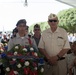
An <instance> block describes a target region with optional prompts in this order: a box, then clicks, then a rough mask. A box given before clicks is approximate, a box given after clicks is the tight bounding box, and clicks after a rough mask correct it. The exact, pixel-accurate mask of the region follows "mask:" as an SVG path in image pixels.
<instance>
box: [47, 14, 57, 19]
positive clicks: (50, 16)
mask: <svg viewBox="0 0 76 75" xmlns="http://www.w3.org/2000/svg"><path fill="white" fill-rule="evenodd" d="M52 18H57V16H56V15H55V14H53V13H51V14H50V15H49V16H48V19H52ZM57 19H58V18H57Z"/></svg>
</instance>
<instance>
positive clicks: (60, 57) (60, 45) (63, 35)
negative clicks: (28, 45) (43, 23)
mask: <svg viewBox="0 0 76 75" xmlns="http://www.w3.org/2000/svg"><path fill="white" fill-rule="evenodd" d="M58 23H59V20H58V17H57V16H56V15H55V14H53V13H51V14H50V15H49V16H48V24H49V26H50V28H48V29H46V30H45V31H43V32H42V35H41V38H40V41H39V45H38V48H39V50H40V52H41V53H42V54H43V55H44V56H45V58H46V60H47V61H45V65H44V68H45V69H44V70H45V71H44V75H67V64H66V59H65V57H66V54H67V51H68V50H69V49H70V44H69V41H68V36H67V32H66V30H65V29H63V28H60V27H58Z"/></svg>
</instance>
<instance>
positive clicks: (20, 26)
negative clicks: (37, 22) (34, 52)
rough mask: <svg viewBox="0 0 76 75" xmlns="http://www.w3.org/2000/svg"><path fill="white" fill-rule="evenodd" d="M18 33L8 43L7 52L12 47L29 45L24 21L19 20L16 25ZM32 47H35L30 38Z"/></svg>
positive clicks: (33, 41)
mask: <svg viewBox="0 0 76 75" xmlns="http://www.w3.org/2000/svg"><path fill="white" fill-rule="evenodd" d="M16 27H17V30H18V32H17V33H16V36H15V37H13V38H11V39H10V40H9V42H8V50H10V49H11V48H12V47H13V46H14V45H16V44H20V45H21V46H26V45H29V44H30V43H29V40H28V39H29V36H28V35H27V34H26V20H25V19H20V20H19V21H18V22H17V24H16ZM30 40H31V43H32V45H33V46H35V47H36V48H37V46H36V43H35V40H34V39H32V38H30Z"/></svg>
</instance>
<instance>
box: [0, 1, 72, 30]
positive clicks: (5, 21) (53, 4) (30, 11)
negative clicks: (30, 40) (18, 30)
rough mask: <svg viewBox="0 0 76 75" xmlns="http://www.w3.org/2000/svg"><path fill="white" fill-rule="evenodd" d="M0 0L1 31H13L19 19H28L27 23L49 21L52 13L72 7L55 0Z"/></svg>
mask: <svg viewBox="0 0 76 75" xmlns="http://www.w3.org/2000/svg"><path fill="white" fill-rule="evenodd" d="M24 1H25V0H0V31H12V29H14V28H15V26H16V23H17V21H18V20H19V19H26V21H27V25H28V26H30V25H31V24H34V23H37V22H44V21H47V18H48V15H49V14H50V13H55V14H57V13H58V12H59V11H61V10H63V9H69V8H72V7H71V6H69V5H66V4H62V3H60V2H57V1H55V0H27V1H28V6H25V4H24Z"/></svg>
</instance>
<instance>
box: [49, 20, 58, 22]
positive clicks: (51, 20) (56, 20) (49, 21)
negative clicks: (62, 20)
mask: <svg viewBox="0 0 76 75" xmlns="http://www.w3.org/2000/svg"><path fill="white" fill-rule="evenodd" d="M49 22H57V20H49Z"/></svg>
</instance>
